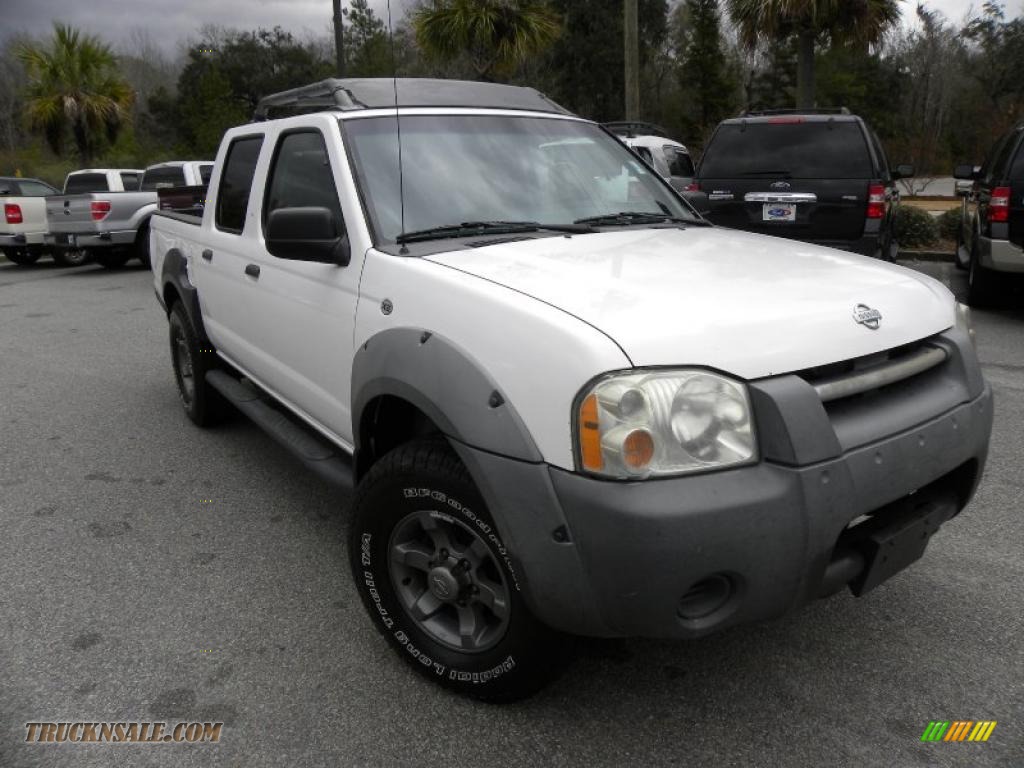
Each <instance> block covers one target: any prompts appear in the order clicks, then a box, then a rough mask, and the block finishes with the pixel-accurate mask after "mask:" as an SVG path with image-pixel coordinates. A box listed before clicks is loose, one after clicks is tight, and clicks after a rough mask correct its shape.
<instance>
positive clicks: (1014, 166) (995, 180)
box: [953, 124, 1024, 306]
mask: <svg viewBox="0 0 1024 768" xmlns="http://www.w3.org/2000/svg"><path fill="white" fill-rule="evenodd" d="M953 175H954V176H955V177H956V178H958V179H965V180H972V181H974V186H973V187H972V188H971V190H970V192H969V194H968V196H967V197H966V198H965V199H964V205H963V208H962V209H961V210H962V213H961V217H960V236H959V238H958V239H959V242H958V243H957V253H956V262H957V266H958V267H960V268H962V269H970V272H969V273H968V278H967V285H968V291H967V301H968V303H969V304H971V305H972V306H984V305H985V304H988V303H991V302H992V301H993V300H995V299H996V297H997V295H998V293H999V289H1000V288H1001V287H1002V285H1003V281H1004V278H1005V273H1014V272H1015V273H1018V274H1020V273H1024V124H1021V125H1018V126H1017V127H1016V128H1014V129H1013V130H1010V131H1007V132H1006V133H1004V134H1003V135H1002V136H1000V137H999V139H998V140H997V141H996V143H995V144H994V145H992V149H991V150H989V153H988V157H987V158H985V163H984V164H983V165H982V166H981V167H980V168H978V167H977V166H971V165H958V166H957V167H956V169H955V170H954V171H953ZM970 202H974V203H976V205H975V206H973V208H972V206H971V205H970ZM1000 273H1004V274H1000Z"/></svg>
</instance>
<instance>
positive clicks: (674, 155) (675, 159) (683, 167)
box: [665, 147, 694, 176]
mask: <svg viewBox="0 0 1024 768" xmlns="http://www.w3.org/2000/svg"><path fill="white" fill-rule="evenodd" d="M665 162H667V163H668V174H669V176H693V175H694V174H693V160H691V159H690V156H689V155H688V154H686V153H685V152H683V151H682V150H681V149H677V148H676V147H665Z"/></svg>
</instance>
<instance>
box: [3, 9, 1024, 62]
mask: <svg viewBox="0 0 1024 768" xmlns="http://www.w3.org/2000/svg"><path fill="white" fill-rule="evenodd" d="M343 2H346V0H343ZM579 2H585V0H579ZM982 2H983V0H929V1H928V2H927V5H928V6H929V7H931V8H935V9H937V10H940V11H942V12H943V13H944V14H945V15H946V16H947V17H949V18H950V20H952V21H960V20H961V19H962V18H963V16H964V13H965V12H966V10H967V9H968V8H969V7H970V6H971V5H972V4H973V6H974V7H975V8H980V7H981V4H982ZM409 4H411V0H391V13H392V16H393V18H394V19H395V20H396V21H397V20H398V19H400V18H401V17H402V16H403V15H404V14H405V10H406V7H407V5H409ZM0 5H2V6H3V14H2V16H3V27H4V31H6V32H27V33H29V34H31V35H37V36H39V35H45V34H46V33H47V32H48V31H49V29H50V27H51V25H52V23H53V22H54V21H62V22H65V23H69V24H72V25H73V26H76V27H81V28H82V29H85V30H87V31H89V32H93V33H96V34H99V35H101V36H102V37H103V38H104V39H106V40H109V41H111V42H113V43H115V44H118V43H121V42H124V41H127V40H128V39H129V38H130V36H131V34H132V30H133V29H143V30H147V31H148V32H149V33H150V35H151V36H152V38H153V40H154V42H156V43H157V44H159V45H160V46H161V47H163V48H164V49H165V50H167V51H168V52H169V53H170V52H173V51H174V50H175V48H176V46H177V43H178V42H179V41H182V40H184V39H186V38H187V37H189V36H194V35H195V34H196V30H198V29H199V27H201V26H202V25H204V24H216V25H219V26H227V27H236V28H239V29H255V28H256V27H273V26H275V25H280V26H281V27H284V28H285V29H287V30H290V31H293V32H296V33H298V34H300V35H302V34H304V33H311V34H315V35H327V34H328V33H329V31H330V21H331V0H0ZM370 5H371V7H373V8H374V9H375V10H376V11H377V12H378V13H379V14H380V15H381V17H382V18H385V19H386V13H385V11H386V6H385V0H370ZM903 5H904V10H903V16H904V23H906V24H911V23H914V21H915V18H914V8H915V7H916V5H917V3H916V2H915V0H906V2H904V4H903ZM1006 9H1007V15H1009V16H1014V15H1018V14H1021V13H1024V0H1006ZM0 35H3V32H0Z"/></svg>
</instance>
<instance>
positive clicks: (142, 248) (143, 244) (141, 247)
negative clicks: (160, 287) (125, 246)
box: [135, 224, 150, 268]
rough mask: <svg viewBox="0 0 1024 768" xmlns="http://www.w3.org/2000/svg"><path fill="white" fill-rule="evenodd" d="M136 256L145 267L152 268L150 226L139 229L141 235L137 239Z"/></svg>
mask: <svg viewBox="0 0 1024 768" xmlns="http://www.w3.org/2000/svg"><path fill="white" fill-rule="evenodd" d="M135 256H137V257H138V259H139V261H140V262H142V265H143V266H145V267H147V268H148V267H149V266H150V258H149V225H148V224H147V225H146V226H144V227H142V228H141V229H139V234H138V235H137V236H136V237H135Z"/></svg>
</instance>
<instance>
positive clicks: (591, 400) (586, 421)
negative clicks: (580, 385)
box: [580, 395, 604, 470]
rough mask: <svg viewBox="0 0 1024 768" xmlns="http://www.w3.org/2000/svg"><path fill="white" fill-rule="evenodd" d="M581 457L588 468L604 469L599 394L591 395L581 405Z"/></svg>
mask: <svg viewBox="0 0 1024 768" xmlns="http://www.w3.org/2000/svg"><path fill="white" fill-rule="evenodd" d="M580 457H581V458H582V459H583V466H584V467H585V468H586V469H593V470H598V469H604V457H603V456H602V455H601V423H600V420H599V417H598V413H597V395H590V396H589V397H587V399H586V400H584V401H583V404H582V405H581V406H580Z"/></svg>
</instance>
